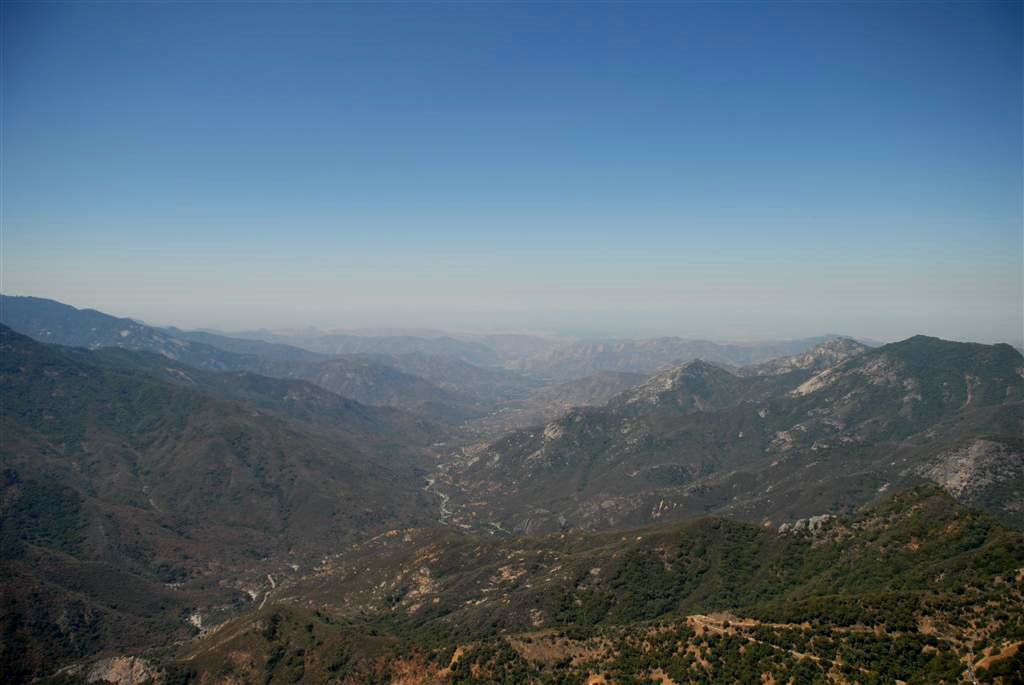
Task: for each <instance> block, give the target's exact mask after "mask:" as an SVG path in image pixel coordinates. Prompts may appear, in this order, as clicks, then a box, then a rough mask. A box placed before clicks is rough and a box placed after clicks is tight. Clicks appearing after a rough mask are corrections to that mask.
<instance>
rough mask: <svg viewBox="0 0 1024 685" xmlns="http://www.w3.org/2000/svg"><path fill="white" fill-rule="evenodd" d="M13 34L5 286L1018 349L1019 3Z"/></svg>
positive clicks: (553, 326) (660, 8)
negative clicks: (934, 340)
mask: <svg viewBox="0 0 1024 685" xmlns="http://www.w3.org/2000/svg"><path fill="white" fill-rule="evenodd" d="M2 17H3V43H4V47H3V51H4V52H3V57H4V59H3V100H4V107H3V149H4V151H3V160H2V161H3V181H2V185H3V188H2V193H3V209H2V212H3V216H2V240H0V243H2V278H0V280H2V282H0V290H2V291H3V292H4V293H7V294H22V295H33V296H37V297H47V298H52V299H56V300H58V301H62V302H66V303H68V304H72V305H74V306H77V307H88V308H94V309H98V310H100V311H104V312H107V313H111V314H116V315H119V316H128V317H132V318H137V319H141V320H144V321H147V322H150V323H155V324H159V325H175V326H179V327H183V328H215V329H217V330H223V331H228V332H230V331H238V330H243V329H252V328H264V327H265V328H283V327H288V328H296V327H305V326H315V327H318V328H323V329H337V328H348V329H352V328H367V327H429V328H436V329H444V330H456V331H480V330H504V331H535V332H536V331H542V332H549V333H558V334H571V335H577V336H579V335H583V336H617V337H652V336H659V335H678V336H682V337H687V338H706V339H714V340H744V339H746V340H750V339H793V338H803V337H809V336H815V335H821V334H824V333H831V332H834V333H841V334H846V335H851V336H854V337H859V338H867V339H872V340H897V339H902V338H905V337H908V336H910V335H913V334H917V333H922V334H926V335H934V336H938V337H942V338H947V339H954V340H976V341H980V342H997V341H998V342H1010V343H1012V344H1015V345H1018V346H1020V345H1024V294H1022V292H1024V275H1022V274H1024V252H1022V250H1024V237H1022V232H1024V229H1022V202H1024V199H1022V198H1024V190H1022V186H1024V171H1022V166H1024V159H1022V155H1024V153H1022V134H1021V120H1022V105H1021V102H1022V86H1021V82H1022V77H1024V74H1022V69H1024V67H1022V60H1021V57H1022V39H1021V30H1020V28H1021V22H1022V11H1021V5H1020V4H1015V3H932V4H928V3H915V4H875V3H872V4H867V3H864V4H861V3H850V4H834V3H828V4H825V3H822V4H810V5H808V4H806V3H800V4H788V3H778V4H775V3H773V4H762V3H749V4H744V3H729V4H701V3H681V4H594V5H591V4H536V3H530V4H524V5H494V4H486V5H484V4H458V3H455V4H443V5H434V4H431V5H424V4H384V5H370V4H318V3H300V4H290V3H286V4H275V3H259V4H235V3H230V4H191V3H170V4H157V3H141V4H123V3H45V2H41V3H5V4H4V5H3V9H2Z"/></svg>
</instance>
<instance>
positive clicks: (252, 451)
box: [0, 327, 433, 675]
mask: <svg viewBox="0 0 1024 685" xmlns="http://www.w3.org/2000/svg"><path fill="white" fill-rule="evenodd" d="M94 355H95V357H96V358H95V359H93V358H92V357H93V356H94ZM150 359H152V358H150ZM122 361H123V360H122ZM128 366H129V365H127V364H123V363H122V364H120V365H113V364H111V363H110V359H109V357H108V356H107V355H105V354H97V353H90V352H86V351H83V350H69V349H66V348H61V347H58V346H53V345H43V344H40V343H37V342H35V341H33V340H31V339H29V338H27V337H25V336H22V335H19V334H17V333H14V332H13V331H11V330H10V329H8V328H6V327H0V393H2V396H3V400H4V405H3V416H2V426H0V428H2V440H0V459H2V464H3V493H2V497H0V506H2V508H3V512H2V520H3V529H2V531H3V540H2V543H3V549H4V554H3V560H2V564H3V571H4V573H3V585H4V587H3V590H4V592H3V595H4V604H3V615H2V621H3V629H4V631H5V633H4V634H5V635H7V636H11V637H10V639H11V640H13V642H8V644H11V645H12V646H11V648H10V649H13V650H15V652H14V653H13V655H12V652H11V651H10V650H8V651H7V652H5V654H4V657H3V658H4V660H5V664H8V665H6V666H5V669H8V668H13V669H15V670H16V671H18V672H19V673H21V674H22V675H24V674H26V673H28V674H31V673H36V672H38V670H39V669H41V668H44V667H45V666H46V665H47V664H48V662H49V660H52V659H60V658H68V657H71V656H78V655H82V654H89V653H92V652H94V651H96V650H97V649H101V648H103V649H110V648H112V647H113V646H116V645H124V644H145V643H147V642H152V641H153V640H158V641H159V640H165V639H168V638H169V637H173V636H175V635H179V636H180V635H181V634H182V633H183V631H187V630H188V628H189V626H188V623H187V618H188V613H189V612H188V611H187V609H188V608H189V607H190V606H195V605H196V604H197V603H199V602H200V600H201V601H202V603H203V604H204V605H207V606H211V607H221V608H222V609H223V607H230V606H232V605H235V604H238V603H240V602H248V601H251V595H249V594H246V593H244V592H242V589H243V588H249V589H250V590H252V591H253V592H258V591H260V589H261V588H262V585H263V583H264V582H265V577H266V573H267V572H270V571H279V570H281V569H288V568H290V565H295V566H296V567H298V568H302V567H308V566H309V565H310V564H312V563H313V562H314V561H315V560H317V559H319V558H320V556H321V555H323V554H325V553H326V552H328V551H331V550H334V549H336V548H337V546H338V545H340V544H344V543H346V542H348V541H351V540H354V539H358V538H359V537H360V536H362V535H364V534H372V533H373V532H374V531H379V530H382V529H384V528H387V527H391V526H394V525H395V524H406V523H409V522H417V521H418V522H421V523H425V522H427V521H428V520H429V519H430V517H429V515H428V513H429V512H430V510H432V509H433V503H432V502H431V501H429V500H428V499H427V498H426V496H425V495H424V494H423V493H422V491H421V489H420V484H421V483H420V479H419V477H418V475H417V473H416V472H415V470H414V468H413V467H412V465H411V464H409V463H406V462H405V461H404V460H403V459H402V458H401V457H402V455H403V454H404V453H403V452H400V451H391V452H389V453H387V454H378V453H377V452H376V451H375V446H376V445H378V444H379V445H385V446H386V445H388V444H389V440H386V439H380V440H375V439H373V438H372V437H371V435H372V429H373V427H374V426H380V427H382V428H395V429H398V428H400V427H401V426H402V424H401V423H395V422H393V421H392V420H391V418H390V417H388V416H387V415H386V414H384V415H375V414H374V413H373V412H372V411H369V410H366V408H361V407H359V406H358V405H355V404H354V403H346V402H345V401H344V400H341V398H331V397H323V396H321V397H320V399H321V400H323V401H325V402H333V403H334V409H336V410H337V411H339V412H341V415H340V416H334V417H333V418H332V420H331V422H330V423H331V427H330V428H327V427H325V426H324V425H323V424H320V425H321V428H320V429H317V430H313V429H312V425H313V424H312V423H311V422H307V421H297V420H295V419H292V418H290V417H288V416H287V413H286V412H283V411H280V410H279V408H278V407H276V406H275V407H272V408H271V409H262V408H256V407H254V406H252V405H249V404H244V403H242V402H240V401H236V400H235V399H229V397H231V396H233V395H234V396H236V397H239V398H242V397H255V396H258V395H260V391H258V389H254V388H253V387H252V384H251V383H249V380H251V379H243V380H244V381H245V382H244V383H242V384H241V385H238V386H235V387H233V388H230V389H224V388H221V389H216V388H215V387H214V386H215V385H216V384H215V383H213V382H212V381H210V382H206V383H203V382H200V381H199V380H197V379H191V380H192V381H193V382H189V379H183V378H179V377H177V376H178V374H177V373H174V372H175V371H178V369H175V368H173V367H171V368H170V369H169V371H168V372H169V373H171V375H172V376H175V379H174V380H173V381H172V380H161V379H160V378H158V377H157V376H155V375H153V374H151V373H149V372H147V371H144V370H140V369H139V368H127V367H128ZM194 373H195V374H196V376H197V377H205V375H204V374H202V372H198V371H194ZM200 380H201V379H200ZM222 383H223V384H224V385H225V386H227V385H231V381H230V378H227V377H226V378H224V379H222ZM300 385H301V384H292V386H293V387H292V389H295V388H298V389H299V390H300V391H310V388H307V387H304V386H303V387H299V386H300ZM276 390H280V388H276ZM312 392H314V394H316V392H322V391H312ZM263 396H264V397H266V396H267V395H266V394H264V395H263ZM312 404H313V405H316V402H315V401H313V402H312ZM315 410H316V412H320V417H321V418H323V412H327V413H330V411H331V410H329V409H327V410H325V409H324V408H323V407H322V406H321V407H316V409H315ZM310 411H312V410H310ZM325 420H326V419H325ZM346 427H348V428H349V429H350V430H345V429H346ZM133 626H134V627H133ZM5 641H6V640H5ZM17 645H22V646H21V647H17ZM18 649H25V650H28V651H27V653H28V654H29V655H30V656H29V657H25V658H22V657H19V656H18V655H17V650H18ZM31 655H35V656H31ZM11 660H15V661H17V665H15V666H11V665H9V664H10V661H11Z"/></svg>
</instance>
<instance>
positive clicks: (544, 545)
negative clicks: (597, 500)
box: [176, 488, 1024, 684]
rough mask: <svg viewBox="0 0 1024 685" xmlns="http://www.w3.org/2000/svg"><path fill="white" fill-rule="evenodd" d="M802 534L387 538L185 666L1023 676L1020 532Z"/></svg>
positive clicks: (687, 530) (927, 678) (498, 677)
mask: <svg viewBox="0 0 1024 685" xmlns="http://www.w3.org/2000/svg"><path fill="white" fill-rule="evenodd" d="M804 524H805V525H801V526H797V527H793V528H790V529H787V530H783V531H780V530H773V529H770V528H765V527H761V526H753V525H748V524H741V523H735V522H730V521H726V520H721V519H714V518H706V519H698V520H695V521H691V522H686V523H681V524H669V525H662V526H658V527H651V528H645V529H640V530H634V531H630V532H629V533H628V534H622V533H601V534H561V535H549V536H543V537H526V538H520V539H516V540H503V539H495V538H491V537H474V536H462V535H457V534H455V533H444V532H440V531H418V530H404V531H395V532H394V533H391V534H388V535H385V536H381V537H379V538H376V539H374V540H372V541H370V542H367V543H364V544H362V545H357V546H355V547H353V548H351V549H349V550H346V551H345V552H343V553H341V554H339V555H337V556H336V557H335V558H333V559H331V560H329V561H328V562H326V563H325V564H324V565H323V566H322V567H320V568H319V569H318V570H317V572H316V573H315V574H313V575H311V576H308V577H306V578H302V579H299V580H296V581H294V582H290V583H288V584H286V585H283V586H281V587H280V588H278V589H277V590H276V591H275V592H274V593H273V594H272V596H271V601H270V603H268V605H267V606H266V607H265V608H264V609H263V610H262V611H261V612H257V613H255V614H251V615H248V616H245V617H242V618H239V619H236V620H234V621H231V622H228V623H226V624H225V625H223V626H222V627H220V628H218V629H216V630H214V631H212V632H211V633H210V634H209V635H207V636H205V637H203V638H202V639H200V640H198V641H196V642H194V643H193V644H191V645H189V646H187V647H186V648H185V649H184V650H183V652H182V653H181V654H180V656H179V659H178V661H177V663H176V668H178V669H181V670H185V671H189V672H190V675H192V677H194V679H195V680H196V681H197V682H200V683H208V682H222V681H219V680H218V678H225V679H226V681H227V682H251V681H252V680H254V679H265V681H266V682H287V681H288V680H289V679H291V680H295V679H296V678H299V679H303V680H305V681H307V682H340V683H356V682H370V681H373V682H396V681H397V682H403V683H410V684H411V683H428V682H446V681H449V680H450V681H451V682H471V683H486V682H517V683H558V682H607V683H613V682H614V683H632V682H644V680H645V679H646V680H649V679H650V678H652V677H654V676H656V675H657V674H658V673H661V676H659V677H658V678H657V679H663V678H664V677H666V676H668V677H671V679H672V681H673V682H677V683H683V682H705V683H706V682H714V683H734V682H737V681H738V682H751V681H755V682H756V681H760V680H762V679H764V678H765V676H767V678H768V679H769V680H771V681H773V682H787V681H791V680H790V679H791V678H796V679H797V681H798V682H842V683H850V682H865V681H867V682H878V681H882V682H892V681H894V680H896V679H901V680H905V681H910V682H931V683H938V682H959V681H960V680H961V678H962V677H963V678H965V679H966V676H967V669H968V666H970V667H971V668H972V669H975V672H977V673H980V674H982V676H983V677H984V676H985V675H987V673H986V672H987V671H988V670H989V669H988V668H975V664H977V663H979V662H980V661H982V660H983V659H986V658H988V663H986V664H983V665H984V666H988V667H993V668H995V667H997V666H998V667H999V668H1003V666H1000V664H1002V662H1003V661H1004V659H1002V658H1001V656H1002V654H1003V652H1004V650H1006V651H1008V653H1009V657H1008V660H1009V661H1010V662H1011V665H1012V660H1013V653H1014V652H1013V646H1014V645H1019V644H1020V641H1021V640H1022V639H1024V602H1022V596H1021V588H1020V585H1019V576H1018V574H1019V573H1020V568H1021V567H1022V566H1024V537H1022V535H1021V533H1019V532H1016V531H1012V530H1009V529H1007V528H1005V527H1003V526H1001V525H1000V524H999V523H997V522H996V521H994V520H993V519H992V518H991V517H989V516H987V515H986V514H984V513H981V512H979V511H977V510H970V509H964V508H963V507H960V506H958V505H957V504H956V503H955V502H953V501H952V500H951V499H950V498H949V497H948V496H946V495H945V494H944V493H941V492H940V491H938V490H937V489H935V488H923V489H917V490H913V491H910V492H906V493H901V494H899V495H897V496H895V497H892V498H889V499H887V500H885V501H883V502H882V503H880V504H879V505H878V506H875V507H872V508H870V509H868V510H865V511H862V512H860V513H858V514H856V515H854V516H851V517H848V518H839V519H814V520H812V522H811V523H810V524H809V525H806V524H807V522H804ZM723 612H728V613H723ZM179 672H180V671H179ZM595 678H596V680H594V679H595ZM588 679H591V680H588ZM988 682H993V681H992V680H989V681H988ZM1003 682H1012V681H1003Z"/></svg>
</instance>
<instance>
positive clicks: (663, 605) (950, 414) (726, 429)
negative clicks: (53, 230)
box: [0, 296, 1024, 685]
mask: <svg viewBox="0 0 1024 685" xmlns="http://www.w3.org/2000/svg"><path fill="white" fill-rule="evenodd" d="M0 318H2V324H3V329H2V331H0V332H2V339H0V346H2V352H3V355H2V366H3V370H2V382H3V388H2V390H3V399H4V411H3V418H2V420H3V441H2V446H0V449H2V458H3V478H4V490H3V498H2V500H0V501H2V506H3V512H2V513H3V529H2V530H3V540H2V543H3V550H4V554H3V561H2V563H3V566H4V580H3V583H4V593H3V595H4V605H3V614H2V617H0V618H2V621H3V635H4V642H3V647H2V664H3V665H2V668H3V673H4V677H5V679H6V680H7V681H10V682H29V681H32V680H33V679H37V678H48V679H49V680H48V682H105V681H110V682H118V683H125V684H127V683H132V684H133V685H134V684H137V683H143V682H163V683H178V682H200V683H214V682H231V683H248V682H299V681H302V680H307V681H310V682H345V683H362V682H389V683H428V682H537V683H556V682H558V683H560V682H580V683H583V682H586V683H611V682H615V683H629V682H644V679H645V678H646V681H651V680H652V679H653V680H655V681H659V682H661V683H683V682H750V680H749V678H757V679H759V680H760V681H761V682H787V679H788V678H795V681H794V680H790V682H826V681H828V682H892V681H893V680H895V679H900V680H905V681H908V682H909V681H913V682H940V681H944V682H960V681H964V682H970V681H972V680H974V681H976V682H1018V681H1015V680H1013V676H1012V674H1013V673H1019V670H1018V669H1019V667H1020V665H1021V661H1020V659H1021V657H1020V656H1019V655H1020V651H1019V650H1020V649H1021V645H1022V644H1024V614H1022V604H1021V602H1022V599H1021V582H1022V576H1021V574H1022V573H1024V537H1022V534H1021V530H1022V529H1024V358H1022V356H1021V354H1020V353H1019V352H1018V351H1017V350H1015V349H1014V348H1012V347H1010V346H1009V345H980V344H973V343H958V342H949V341H944V340H940V339H937V338H930V337H925V336H916V337H912V338H909V339H907V340H903V341H899V342H895V343H891V344H885V345H877V346H868V345H865V344H863V343H861V342H858V341H856V340H853V339H851V338H845V337H837V336H824V337H820V338H813V339H805V340H793V341H782V342H779V341H768V342H763V343H744V344H725V343H714V342H708V341H700V340H686V339H681V338H656V339H647V340H603V341H593V340H568V339H560V338H555V337H541V336H532V335H448V334H443V333H440V332H417V331H411V332H401V333H400V334H389V333H388V332H384V331H369V332H359V334H353V333H345V334H336V333H314V332H308V331H307V332H296V333H289V332H281V331H277V332H270V331H251V332H244V333H238V334H233V335H227V334H220V333H214V332H210V331H184V330H179V329H176V328H154V327H150V326H146V325H144V324H142V323H139V322H136V321H132V320H129V319H120V318H116V317H113V316H109V315H107V314H103V313H101V312H97V311H93V310H79V309H75V308H73V307H69V306H67V305H63V304H60V303H57V302H53V301H50V300H43V299H37V298H26V297H8V296H4V297H2V300H0ZM893 650H900V651H899V653H898V655H896V652H893ZM882 652H885V654H887V655H888V656H887V657H886V658H884V659H883V658H881V657H880V656H879V654H881V653H882ZM1008 674H1009V675H1008ZM915 678H917V679H916V680H915Z"/></svg>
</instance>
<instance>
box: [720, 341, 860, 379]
mask: <svg viewBox="0 0 1024 685" xmlns="http://www.w3.org/2000/svg"><path fill="white" fill-rule="evenodd" d="M867 349H868V348H867V347H866V346H864V345H862V344H861V343H859V342H857V341H856V340H853V339H852V338H834V339H832V340H827V341H825V342H823V343H821V344H820V345H816V346H815V347H812V348H811V349H809V350H807V352H804V353H803V354H798V355H795V356H792V357H782V358H781V359H773V360H771V361H767V362H764V363H762V364H757V365H755V366H749V367H747V368H745V369H741V370H740V373H742V374H743V375H747V376H778V375H782V374H784V373H790V372H792V371H807V370H811V371H813V370H817V369H824V368H826V367H829V366H833V365H834V364H838V363H839V362H841V361H845V360H847V359H849V358H850V357H854V356H856V355H858V354H862V353H863V352H866V351H867Z"/></svg>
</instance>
